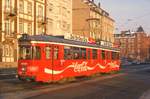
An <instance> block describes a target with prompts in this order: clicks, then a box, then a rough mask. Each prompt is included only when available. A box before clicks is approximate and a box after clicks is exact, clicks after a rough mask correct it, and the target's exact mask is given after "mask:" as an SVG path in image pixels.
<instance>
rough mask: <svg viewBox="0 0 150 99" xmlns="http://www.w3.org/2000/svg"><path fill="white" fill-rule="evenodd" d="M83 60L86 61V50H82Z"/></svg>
mask: <svg viewBox="0 0 150 99" xmlns="http://www.w3.org/2000/svg"><path fill="white" fill-rule="evenodd" d="M81 58H82V59H86V49H85V48H81Z"/></svg>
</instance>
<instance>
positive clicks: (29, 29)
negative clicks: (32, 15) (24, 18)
mask: <svg viewBox="0 0 150 99" xmlns="http://www.w3.org/2000/svg"><path fill="white" fill-rule="evenodd" d="M28 34H30V35H32V23H28Z"/></svg>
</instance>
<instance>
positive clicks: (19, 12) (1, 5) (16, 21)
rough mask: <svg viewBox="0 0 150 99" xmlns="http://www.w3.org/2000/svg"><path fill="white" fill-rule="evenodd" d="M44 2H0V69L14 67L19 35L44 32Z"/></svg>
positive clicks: (32, 0) (44, 0) (22, 0)
mask: <svg viewBox="0 0 150 99" xmlns="http://www.w3.org/2000/svg"><path fill="white" fill-rule="evenodd" d="M45 8H46V0H0V68H1V67H5V66H8V67H9V66H10V67H11V66H16V65H15V63H16V62H17V56H18V48H17V39H18V38H19V37H20V36H21V34H24V33H27V34H29V35H35V34H36V35H40V34H44V33H45V31H46V25H45V23H46V18H45V16H46V11H45Z"/></svg>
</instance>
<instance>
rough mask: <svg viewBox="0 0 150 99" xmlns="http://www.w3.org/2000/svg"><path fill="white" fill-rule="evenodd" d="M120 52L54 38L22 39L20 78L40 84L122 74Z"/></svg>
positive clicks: (30, 37) (26, 36) (20, 44)
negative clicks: (99, 74) (66, 79)
mask: <svg viewBox="0 0 150 99" xmlns="http://www.w3.org/2000/svg"><path fill="white" fill-rule="evenodd" d="M119 69H120V60H119V50H118V49H115V48H108V47H104V46H100V45H96V44H88V43H85V42H79V41H73V40H66V39H61V38H57V37H52V36H44V35H43V36H41V35H36V36H28V35H25V34H24V35H23V36H22V37H21V38H20V39H19V60H18V77H19V78H20V79H22V80H34V81H40V82H53V81H59V80H61V79H64V78H70V77H77V76H90V75H92V74H95V73H101V72H103V73H108V72H111V71H119Z"/></svg>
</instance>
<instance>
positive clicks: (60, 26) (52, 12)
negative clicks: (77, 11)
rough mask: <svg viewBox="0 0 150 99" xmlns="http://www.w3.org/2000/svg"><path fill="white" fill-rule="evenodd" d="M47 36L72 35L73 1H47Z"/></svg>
mask: <svg viewBox="0 0 150 99" xmlns="http://www.w3.org/2000/svg"><path fill="white" fill-rule="evenodd" d="M74 1H75V0H74ZM47 34H48V35H54V36H63V37H64V36H65V37H67V36H69V35H71V34H72V0H47Z"/></svg>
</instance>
